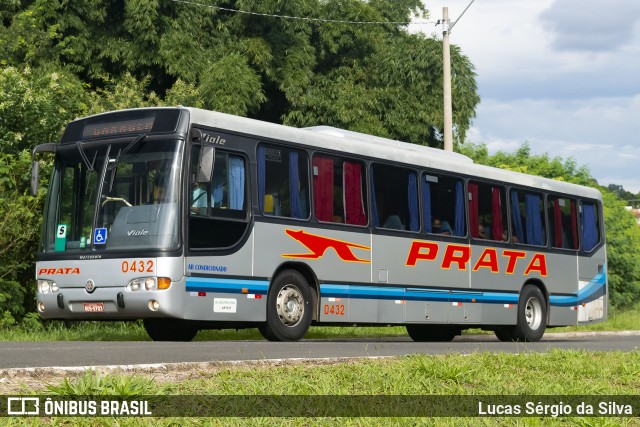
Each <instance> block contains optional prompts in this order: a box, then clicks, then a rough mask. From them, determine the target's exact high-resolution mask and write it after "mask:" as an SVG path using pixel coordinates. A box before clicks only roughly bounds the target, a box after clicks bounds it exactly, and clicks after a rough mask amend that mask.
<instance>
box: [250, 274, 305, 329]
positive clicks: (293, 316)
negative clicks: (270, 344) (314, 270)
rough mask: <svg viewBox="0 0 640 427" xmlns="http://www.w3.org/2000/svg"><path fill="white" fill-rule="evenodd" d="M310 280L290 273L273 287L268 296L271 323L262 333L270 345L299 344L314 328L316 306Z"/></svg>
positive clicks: (278, 279)
mask: <svg viewBox="0 0 640 427" xmlns="http://www.w3.org/2000/svg"><path fill="white" fill-rule="evenodd" d="M312 301H313V299H312V294H311V288H310V287H309V284H308V283H307V280H306V279H305V278H304V277H303V276H302V274H300V273H298V272H297V271H294V270H286V271H284V272H283V273H281V274H280V275H278V277H277V278H276V280H275V281H274V282H273V283H272V284H271V286H270V288H269V294H268V296H267V321H266V322H265V323H263V324H261V325H260V326H259V327H258V329H259V330H260V333H261V334H262V336H263V337H265V338H266V339H268V340H269V341H298V340H300V339H301V338H302V337H304V335H305V334H306V333H307V330H308V329H309V326H310V325H311V320H312V315H313V306H312Z"/></svg>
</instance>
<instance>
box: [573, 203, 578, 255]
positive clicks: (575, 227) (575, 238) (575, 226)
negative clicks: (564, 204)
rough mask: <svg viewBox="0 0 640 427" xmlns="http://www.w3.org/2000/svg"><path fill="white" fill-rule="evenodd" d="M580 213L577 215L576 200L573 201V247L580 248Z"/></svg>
mask: <svg viewBox="0 0 640 427" xmlns="http://www.w3.org/2000/svg"><path fill="white" fill-rule="evenodd" d="M577 218H578V215H576V202H575V200H572V201H571V234H572V235H573V239H572V240H573V241H572V243H573V247H572V249H578V220H577Z"/></svg>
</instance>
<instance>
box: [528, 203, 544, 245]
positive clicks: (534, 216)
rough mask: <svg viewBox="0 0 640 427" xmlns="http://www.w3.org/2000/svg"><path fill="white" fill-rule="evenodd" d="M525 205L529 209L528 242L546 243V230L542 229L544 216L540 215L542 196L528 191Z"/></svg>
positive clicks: (532, 243) (531, 243)
mask: <svg viewBox="0 0 640 427" xmlns="http://www.w3.org/2000/svg"><path fill="white" fill-rule="evenodd" d="M525 205H526V209H527V224H526V226H527V242H526V243H528V244H530V245H543V244H544V236H543V234H544V230H543V229H542V218H541V216H540V196H539V195H537V194H531V193H527V194H526V195H525Z"/></svg>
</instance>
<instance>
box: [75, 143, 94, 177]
mask: <svg viewBox="0 0 640 427" xmlns="http://www.w3.org/2000/svg"><path fill="white" fill-rule="evenodd" d="M76 147H77V148H78V152H79V153H80V157H81V158H82V161H83V162H84V164H85V166H86V167H87V170H89V171H92V170H94V169H93V165H94V164H95V162H96V156H97V155H98V152H97V151H96V152H95V153H94V154H93V161H92V162H90V161H89V158H88V157H87V154H86V153H85V152H84V148H82V142H81V141H76Z"/></svg>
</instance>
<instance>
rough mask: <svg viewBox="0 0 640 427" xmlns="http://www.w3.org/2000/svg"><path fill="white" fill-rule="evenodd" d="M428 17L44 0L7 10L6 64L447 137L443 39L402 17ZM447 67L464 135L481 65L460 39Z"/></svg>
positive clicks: (290, 117) (161, 1) (169, 97)
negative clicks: (417, 30) (415, 29)
mask: <svg viewBox="0 0 640 427" xmlns="http://www.w3.org/2000/svg"><path fill="white" fill-rule="evenodd" d="M208 6H211V7H208ZM220 6H222V7H220ZM232 9H235V10H238V11H243V12H251V13H250V14H249V13H234V12H231V11H230V10H232ZM425 14H426V11H425V9H424V6H423V5H422V2H420V1H419V0H401V1H390V0H375V1H363V0H326V1H321V0H300V1H296V2H283V1H279V0H267V1H256V0H236V1H231V2H222V1H219V0H209V1H206V0H203V1H202V3H201V4H200V5H199V4H197V3H189V4H184V3H176V2H173V1H171V0H126V1H125V0H117V1H110V0H77V1H73V2H54V3H52V2H49V1H47V0H35V1H32V2H27V3H25V4H24V5H16V4H12V6H11V7H7V8H6V10H5V11H4V13H3V16H4V23H5V25H4V26H0V60H2V61H3V62H4V63H6V64H7V65H15V66H22V65H25V64H27V65H29V66H31V67H32V68H33V69H39V68H41V67H50V66H52V65H55V66H56V67H58V68H60V65H59V64H65V69H67V70H69V71H71V72H73V73H74V74H75V75H76V76H77V78H79V79H80V80H81V81H83V82H84V83H86V84H88V85H89V86H90V89H91V90H93V91H96V90H98V91H104V90H105V88H109V87H110V86H111V85H112V83H113V82H114V81H118V80H121V79H125V78H127V76H129V77H131V78H133V79H134V80H135V81H137V82H140V83H143V86H142V87H140V85H134V86H136V87H140V89H141V90H143V92H144V93H155V94H157V96H158V98H157V99H155V98H148V99H154V100H156V101H157V102H158V103H165V104H183V105H191V106H196V107H203V108H208V109H213V110H218V111H223V112H228V113H232V114H238V115H244V116H250V117H253V118H257V119H261V120H266V121H272V122H280V123H282V122H284V123H286V124H290V125H295V126H308V125H316V124H328V125H333V126H339V127H343V128H347V129H351V130H356V131H364V132H369V133H374V134H376V135H380V136H386V137H390V138H397V139H402V140H405V141H409V142H413V143H417V144H423V145H432V146H440V145H441V144H442V129H443V117H442V47H441V43H440V42H438V41H437V40H436V39H434V38H430V37H426V36H425V35H422V34H409V33H408V31H407V29H406V25H404V24H403V23H406V22H409V21H410V19H411V17H412V16H414V15H425ZM285 16H295V17H304V18H323V19H328V20H333V21H353V22H365V21H368V22H393V23H391V24H375V25H358V24H345V23H341V22H321V21H309V20H303V19H288V18H284V17H285ZM452 71H453V83H452V86H453V111H454V117H453V118H454V126H455V130H456V136H457V141H458V142H459V143H461V142H463V141H464V136H465V133H466V131H467V129H468V128H469V125H470V122H471V120H472V119H473V117H474V115H475V107H476V105H477V104H478V102H479V97H478V95H477V87H476V83H475V72H474V69H473V65H472V64H471V63H470V62H469V60H468V59H467V58H466V57H465V56H464V55H463V54H462V53H461V52H460V50H459V49H458V48H456V47H455V46H454V47H453V48H452ZM102 93H104V92H102ZM140 98H145V96H144V95H142V96H136V97H134V98H132V100H131V102H130V104H129V105H128V106H129V107H135V106H138V105H137V104H135V103H134V101H135V100H137V99H140Z"/></svg>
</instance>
